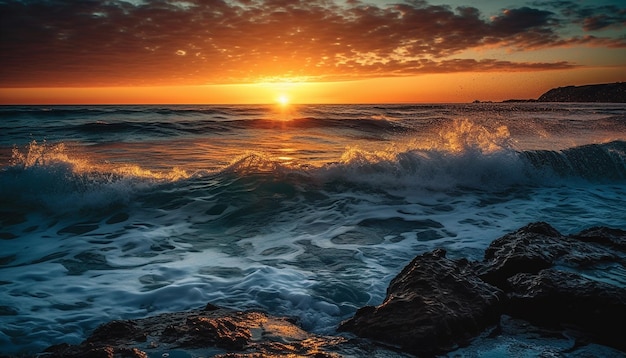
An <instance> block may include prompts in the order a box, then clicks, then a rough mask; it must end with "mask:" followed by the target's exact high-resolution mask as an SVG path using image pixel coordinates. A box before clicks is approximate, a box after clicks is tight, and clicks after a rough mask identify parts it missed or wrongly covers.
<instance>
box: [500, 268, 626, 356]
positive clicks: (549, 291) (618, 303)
mask: <svg viewBox="0 0 626 358" xmlns="http://www.w3.org/2000/svg"><path fill="white" fill-rule="evenodd" d="M509 282H510V286H511V288H512V289H511V291H510V292H508V300H506V303H505V305H504V307H503V310H504V311H505V312H506V313H508V314H510V315H512V316H514V317H521V318H524V319H525V320H528V321H530V322H532V323H535V324H538V325H542V326H548V327H555V326H556V327H558V326H561V325H564V324H565V325H572V326H574V327H576V328H577V329H580V330H582V331H584V332H586V333H588V334H590V335H591V336H592V337H593V338H594V339H595V340H596V341H598V342H601V343H603V344H607V345H610V346H613V347H616V348H618V349H622V350H625V351H626V340H624V337H623V335H624V332H626V288H623V287H622V288H620V287H616V286H613V285H609V284H606V283H603V282H597V281H593V280H590V279H587V278H584V277H582V276H581V275H578V274H575V273H572V272H564V271H559V270H555V269H546V270H542V271H541V272H539V273H538V274H528V273H519V274H517V275H515V276H513V277H511V278H510V279H509Z"/></svg>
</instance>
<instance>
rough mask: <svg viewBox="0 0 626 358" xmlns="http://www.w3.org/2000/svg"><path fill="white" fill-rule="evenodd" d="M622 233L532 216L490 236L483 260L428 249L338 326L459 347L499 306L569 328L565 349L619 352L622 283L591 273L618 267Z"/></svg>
mask: <svg viewBox="0 0 626 358" xmlns="http://www.w3.org/2000/svg"><path fill="white" fill-rule="evenodd" d="M625 238H626V235H625V232H624V231H622V230H617V229H609V228H592V229H588V230H585V231H582V232H581V233H579V234H575V235H569V236H565V235H562V234H561V233H559V232H558V231H557V230H556V229H554V228H553V227H552V226H550V225H548V224H546V223H543V222H539V223H532V224H529V225H527V226H525V227H523V228H521V229H519V230H517V231H515V232H513V233H510V234H507V235H505V236H503V237H501V238H499V239H497V240H495V241H493V242H492V243H491V245H489V247H488V248H487V250H486V251H485V257H484V260H483V261H482V262H468V261H467V260H455V261H453V260H448V259H446V258H445V251H443V250H441V249H439V250H435V251H433V252H431V253H427V254H424V255H421V256H418V257H416V258H415V259H414V260H413V261H412V262H411V263H410V264H409V265H407V266H406V267H405V268H404V269H403V270H402V272H401V273H400V274H399V275H398V276H397V277H396V278H394V279H393V280H392V281H391V284H390V285H389V288H388V289H387V296H386V298H385V301H384V302H383V303H382V304H381V305H380V306H376V307H373V306H368V307H363V308H361V309H359V310H358V311H357V312H356V314H355V315H354V317H353V318H351V319H349V320H347V321H344V322H343V323H342V324H341V326H340V327H339V329H340V330H345V331H350V332H353V333H355V334H357V335H358V336H361V337H367V338H370V339H373V340H376V341H379V342H383V343H385V344H390V345H395V346H398V347H399V348H400V349H402V350H404V351H408V352H411V353H413V354H418V355H432V354H437V353H441V352H444V351H448V350H450V349H452V348H453V347H454V346H455V345H457V346H458V345H463V344H464V343H465V342H466V341H467V340H469V339H471V338H473V337H475V336H476V335H477V334H479V333H480V332H481V330H484V329H485V328H486V327H488V326H489V325H490V324H492V323H494V322H496V321H498V319H499V317H500V315H502V314H507V315H511V316H514V317H516V318H517V319H524V320H527V321H529V322H532V323H533V324H536V325H540V326H546V327H550V329H554V328H556V329H566V328H567V329H570V328H571V329H575V330H577V331H578V332H580V333H579V334H580V337H581V338H580V339H577V340H576V341H577V343H576V344H575V345H574V347H572V348H570V349H571V350H572V351H575V350H576V349H578V348H577V347H578V345H584V344H587V343H580V342H589V341H595V342H600V343H601V344H606V345H609V346H611V347H614V348H617V349H620V350H626V343H624V341H623V337H622V335H623V332H626V288H625V286H626V285H623V284H622V285H620V284H617V285H613V284H610V281H611V280H610V279H608V278H607V277H606V275H604V276H603V275H602V274H599V275H596V276H597V277H598V278H599V280H594V279H592V278H593V277H594V272H595V271H601V272H604V271H603V270H606V269H611V270H613V269H615V268H616V267H617V269H620V267H621V270H622V271H620V272H623V271H624V267H625V266H626V265H625V263H626V250H624V243H625V242H626V240H625ZM616 265H617V266H616ZM583 274H584V275H583ZM618 275H619V273H618ZM602 281H605V282H602ZM613 281H614V282H619V280H613ZM498 332H500V331H499V330H498V329H494V330H492V334H494V335H498V334H499V333H498Z"/></svg>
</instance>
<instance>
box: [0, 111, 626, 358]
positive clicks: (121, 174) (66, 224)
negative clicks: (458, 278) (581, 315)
mask: <svg viewBox="0 0 626 358" xmlns="http://www.w3.org/2000/svg"><path fill="white" fill-rule="evenodd" d="M0 133H2V136H0V165H1V167H0V168H1V169H0V215H1V216H0V218H1V221H0V287H1V288H2V289H1V290H0V347H2V348H3V350H4V351H3V353H8V354H16V353H29V352H30V353H32V352H37V351H40V350H42V349H44V348H45V347H47V346H49V345H52V344H57V343H61V342H67V343H79V342H80V341H81V340H82V339H84V338H85V336H86V335H88V334H89V333H90V332H91V330H93V329H94V328H95V327H96V326H97V325H98V324H100V323H103V322H105V321H108V320H111V319H118V318H134V317H143V316H145V315H148V314H155V313H160V312H169V311H174V310H183V309H190V308H197V307H200V306H203V305H204V304H206V303H207V302H212V303H214V304H217V305H224V306H228V307H232V308H236V309H246V308H259V309H263V310H266V311H268V312H269V313H272V314H277V315H289V316H296V317H298V318H299V319H300V322H301V323H302V325H303V326H304V327H305V328H306V329H308V330H311V331H314V332H318V333H332V332H333V331H334V329H335V327H336V326H337V324H338V323H339V322H340V321H341V320H343V319H345V318H347V317H349V316H351V315H352V314H353V313H354V311H355V310H356V309H357V308H358V307H361V306H363V305H366V304H378V303H380V302H381V301H382V299H383V298H384V294H385V289H386V287H387V285H388V283H389V281H390V280H391V278H393V277H394V276H395V275H396V274H397V273H398V272H399V271H400V270H401V268H402V267H403V266H404V265H406V264H407V263H408V262H409V261H410V260H411V259H412V258H413V257H415V256H416V255H418V254H420V253H423V252H425V251H428V250H432V249H434V248H437V247H443V248H446V249H447V250H448V252H449V255H450V256H452V257H468V258H471V259H480V258H481V257H482V250H483V249H484V248H485V247H486V246H487V245H488V244H489V243H490V242H491V241H492V240H494V239H496V238H497V237H499V236H501V235H502V234H504V233H506V232H509V231H512V230H515V229H517V228H519V227H521V226H523V225H525V224H526V223H528V222H532V221H539V220H541V221H546V222H548V223H550V224H551V225H553V226H554V227H556V228H557V229H558V230H560V231H561V232H563V233H566V234H567V233H572V232H578V231H580V230H582V229H584V228H588V227H590V226H595V225H606V226H611V227H620V228H626V211H625V210H624V209H623V198H624V197H626V164H625V163H626V106H623V105H605V104H538V103H533V104H471V105H470V104H468V105H462V104H451V105H376V106H374V105H370V106H366V105H358V106H356V105H355V106H291V107H274V106H221V107H219V106H69V107H65V106H63V107H37V106H35V107H0ZM615 275H616V276H615V277H613V278H612V281H613V282H617V283H618V284H624V285H626V277H623V275H622V274H621V273H615Z"/></svg>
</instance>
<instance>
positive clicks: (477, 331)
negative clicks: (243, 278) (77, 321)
mask: <svg viewBox="0 0 626 358" xmlns="http://www.w3.org/2000/svg"><path fill="white" fill-rule="evenodd" d="M338 330H339V331H345V332H347V333H341V334H338V335H335V336H320V335H315V334H311V333H308V332H306V331H304V330H302V329H301V328H299V327H298V325H297V324H296V322H295V321H294V320H292V319H289V318H283V317H272V316H269V315H267V314H266V313H263V312H258V311H234V310H230V309H226V308H221V307H216V306H213V305H211V304H209V305H207V306H206V307H205V308H204V309H201V310H195V311H189V312H179V313H169V314H161V315H158V316H154V317H149V318H144V319H137V320H126V321H113V322H109V323H107V324H104V325H102V326H100V327H99V328H97V329H96V330H95V331H94V332H93V334H92V335H91V336H90V337H89V338H88V339H86V340H85V341H84V342H83V343H81V344H80V345H77V346H70V345H66V344H62V345H57V346H53V347H50V348H49V349H48V350H47V351H46V352H45V353H43V354H41V355H40V357H107V358H109V357H157V356H158V357H161V356H164V354H166V353H167V356H169V357H171V358H182V357H199V356H211V357H213V356H215V357H270V356H271V357H281V356H282V357H342V356H350V357H366V356H367V357H407V356H408V355H407V354H413V355H417V356H433V355H438V354H445V353H446V352H451V351H452V353H451V354H453V355H455V354H460V355H472V356H476V355H478V356H479V355H480V352H482V353H485V354H487V353H489V352H491V353H492V354H496V355H497V354H501V353H504V352H507V354H508V353H510V354H512V355H526V356H528V355H529V352H530V354H531V355H533V354H535V355H547V356H561V355H563V354H565V355H567V354H573V355H576V356H594V355H602V356H615V355H617V356H620V355H622V356H626V340H624V338H623V334H624V332H626V231H622V230H618V229H609V228H591V229H588V230H585V231H582V232H580V233H578V234H573V235H562V234H561V233H559V232H558V231H557V230H556V229H554V228H553V227H551V226H550V225H548V224H546V223H533V224H529V225H527V226H525V227H523V228H521V229H519V230H517V231H515V232H513V233H510V234H507V235H505V236H503V237H501V238H499V239H497V240H494V241H493V242H492V243H491V244H490V245H489V247H488V248H487V249H486V250H485V256H484V259H483V260H482V261H480V262H473V261H468V260H466V259H457V260H453V259H449V258H447V257H446V252H445V251H444V250H442V249H437V250H434V251H433V252H429V253H425V254H422V255H419V256H417V257H416V258H415V259H413V261H411V263H409V264H408V265H407V266H406V267H405V268H404V269H403V270H402V272H400V274H398V276H396V277H395V278H394V279H393V280H392V281H391V283H390V285H389V287H388V289H387V295H386V298H385V300H384V302H383V303H382V304H381V305H378V306H367V307H363V308H361V309H359V310H358V311H357V312H356V313H355V315H354V316H353V317H352V318H350V319H348V320H346V321H344V322H342V323H341V325H340V326H339V328H338ZM355 335H356V336H358V337H362V338H354V337H355ZM546 342H547V343H546ZM472 345H474V346H475V345H479V346H480V348H479V349H475V350H472V348H471V347H472ZM533 349H534V350H533ZM477 352H478V353H477Z"/></svg>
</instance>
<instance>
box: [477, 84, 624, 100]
mask: <svg viewBox="0 0 626 358" xmlns="http://www.w3.org/2000/svg"><path fill="white" fill-rule="evenodd" d="M502 102H505V103H509V102H596V103H598V102H599V103H626V82H614V83H603V84H595V85H584V86H566V87H557V88H553V89H551V90H549V91H548V92H546V93H544V94H542V95H541V96H539V98H538V99H507V100H505V101H502ZM474 103H483V102H481V101H478V100H476V101H474Z"/></svg>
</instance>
